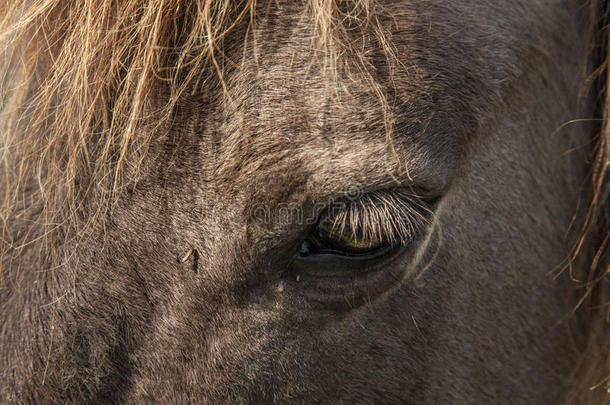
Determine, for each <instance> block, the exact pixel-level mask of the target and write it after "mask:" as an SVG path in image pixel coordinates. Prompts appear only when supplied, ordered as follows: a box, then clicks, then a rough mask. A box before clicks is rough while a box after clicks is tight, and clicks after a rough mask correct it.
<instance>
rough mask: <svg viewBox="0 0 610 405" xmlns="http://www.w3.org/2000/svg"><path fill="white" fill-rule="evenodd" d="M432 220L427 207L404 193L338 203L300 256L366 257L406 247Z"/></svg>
mask: <svg viewBox="0 0 610 405" xmlns="http://www.w3.org/2000/svg"><path fill="white" fill-rule="evenodd" d="M429 216H430V210H429V208H428V207H427V204H426V203H425V202H423V201H422V200H420V199H419V198H417V197H415V196H414V195H413V194H411V193H409V192H406V191H403V190H390V191H376V192H372V193H369V194H365V195H363V196H361V197H360V198H358V199H357V200H347V201H345V200H343V201H338V202H336V203H333V204H332V205H331V206H330V207H329V208H328V209H327V210H326V212H325V213H324V214H323V215H322V217H321V218H320V220H319V221H318V223H317V224H316V226H315V229H314V230H313V231H312V233H311V235H310V237H309V238H308V241H307V249H306V250H303V249H302V248H301V254H312V253H316V252H323V253H332V254H336V255H346V256H367V255H370V254H374V253H376V252H377V251H378V250H382V249H388V248H392V247H398V246H401V245H406V244H408V243H409V242H410V241H411V240H412V239H413V238H414V237H415V236H416V234H417V233H418V232H419V231H420V230H421V228H422V227H424V226H425V225H426V223H427V222H429Z"/></svg>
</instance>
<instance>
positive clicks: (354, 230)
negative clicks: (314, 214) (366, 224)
mask: <svg viewBox="0 0 610 405" xmlns="http://www.w3.org/2000/svg"><path fill="white" fill-rule="evenodd" d="M391 245H392V244H391V243H390V242H389V240H388V239H387V238H384V237H381V236H373V235H370V234H365V232H364V230H363V227H362V226H352V225H349V224H342V225H337V224H336V223H335V221H334V220H333V218H330V217H328V216H325V217H323V218H322V219H321V220H320V221H318V224H317V225H316V227H315V229H314V230H313V231H312V233H311V234H310V236H309V237H308V238H307V239H306V240H305V241H303V242H302V244H301V247H300V249H299V253H300V254H301V255H302V256H307V255H310V254H317V253H326V254H334V255H340V256H370V255H374V254H376V253H378V252H379V251H382V250H383V251H385V250H386V249H388V248H389V247H391Z"/></svg>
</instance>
